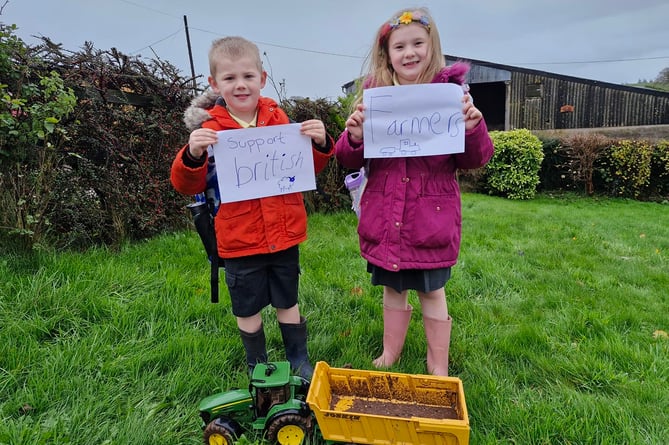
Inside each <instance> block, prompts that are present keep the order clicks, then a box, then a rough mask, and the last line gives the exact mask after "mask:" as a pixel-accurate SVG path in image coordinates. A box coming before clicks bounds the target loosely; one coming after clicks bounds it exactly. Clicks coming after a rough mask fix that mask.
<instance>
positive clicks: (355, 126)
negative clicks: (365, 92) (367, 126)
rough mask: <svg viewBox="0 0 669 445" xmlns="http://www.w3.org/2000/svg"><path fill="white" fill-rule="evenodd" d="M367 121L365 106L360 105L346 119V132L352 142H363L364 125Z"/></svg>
mask: <svg viewBox="0 0 669 445" xmlns="http://www.w3.org/2000/svg"><path fill="white" fill-rule="evenodd" d="M364 121H365V106H364V105H363V104H358V105H357V106H356V107H355V111H354V112H353V113H351V115H350V116H349V117H348V119H346V130H348V136H349V138H350V139H351V141H352V142H362V123H363V122H364Z"/></svg>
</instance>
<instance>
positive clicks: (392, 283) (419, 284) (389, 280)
mask: <svg viewBox="0 0 669 445" xmlns="http://www.w3.org/2000/svg"><path fill="white" fill-rule="evenodd" d="M367 272H369V273H370V274H372V284H373V285H375V286H379V285H380V286H388V287H392V288H393V289H395V290H396V291H397V292H403V291H405V290H408V289H413V290H415V291H419V292H431V291H433V290H437V289H439V288H442V287H444V286H445V285H446V282H447V281H448V280H449V279H450V278H451V268H450V267H443V268H441V269H406V270H400V271H399V272H391V271H389V270H386V269H383V268H381V267H378V266H375V265H373V264H371V263H369V262H368V263H367Z"/></svg>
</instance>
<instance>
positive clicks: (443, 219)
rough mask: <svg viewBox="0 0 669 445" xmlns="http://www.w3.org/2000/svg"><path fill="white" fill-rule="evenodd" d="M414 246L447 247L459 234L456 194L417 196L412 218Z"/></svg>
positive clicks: (459, 224) (458, 206)
mask: <svg viewBox="0 0 669 445" xmlns="http://www.w3.org/2000/svg"><path fill="white" fill-rule="evenodd" d="M411 223H412V225H413V231H414V233H415V238H414V242H415V245H416V246H427V247H430V248H436V247H447V246H450V245H451V244H453V243H454V242H455V241H456V240H457V238H458V236H459V234H460V226H461V220H460V205H459V198H458V196H457V195H452V196H450V195H442V196H427V197H425V196H424V197H420V198H418V202H417V205H416V207H415V214H414V216H413V218H412V222H411Z"/></svg>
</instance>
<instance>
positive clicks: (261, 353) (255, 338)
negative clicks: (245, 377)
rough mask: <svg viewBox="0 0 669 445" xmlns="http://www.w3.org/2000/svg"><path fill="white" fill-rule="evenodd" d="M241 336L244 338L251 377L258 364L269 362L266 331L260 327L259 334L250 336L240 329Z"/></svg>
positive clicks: (255, 333)
mask: <svg viewBox="0 0 669 445" xmlns="http://www.w3.org/2000/svg"><path fill="white" fill-rule="evenodd" d="M239 335H241V337H242V343H243V344H244V349H245V350H246V363H247V364H248V365H249V375H251V374H253V368H255V366H256V363H266V362H267V349H266V345H265V330H264V329H263V325H260V329H258V331H257V332H254V333H252V334H249V333H248V332H244V331H242V330H241V329H240V330H239Z"/></svg>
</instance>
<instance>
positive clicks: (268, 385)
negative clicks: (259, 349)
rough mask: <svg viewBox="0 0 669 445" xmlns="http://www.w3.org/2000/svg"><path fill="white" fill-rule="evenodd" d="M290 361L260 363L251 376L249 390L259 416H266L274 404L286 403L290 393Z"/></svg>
mask: <svg viewBox="0 0 669 445" xmlns="http://www.w3.org/2000/svg"><path fill="white" fill-rule="evenodd" d="M289 382H290V363H288V362H270V363H258V364H257V365H256V366H255V368H254V370H253V375H252V376H251V382H250V383H249V392H250V393H251V395H252V397H253V405H254V406H255V409H256V416H257V417H265V416H266V415H267V413H268V412H269V410H270V408H272V407H273V406H274V405H280V404H282V403H286V402H287V401H288V400H290V398H291V393H290V386H289Z"/></svg>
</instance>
